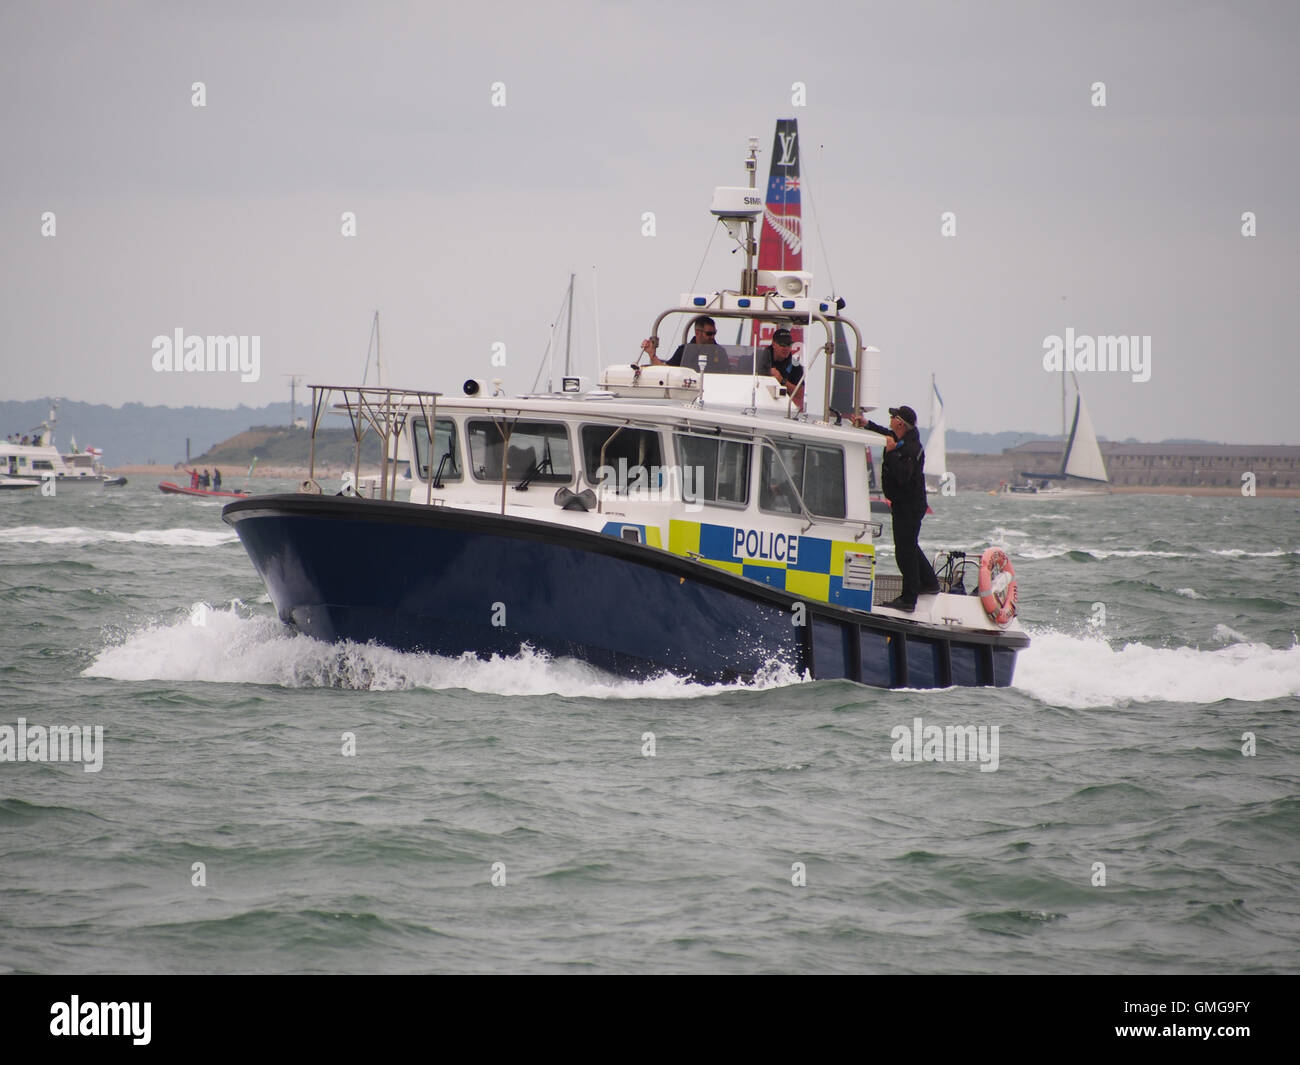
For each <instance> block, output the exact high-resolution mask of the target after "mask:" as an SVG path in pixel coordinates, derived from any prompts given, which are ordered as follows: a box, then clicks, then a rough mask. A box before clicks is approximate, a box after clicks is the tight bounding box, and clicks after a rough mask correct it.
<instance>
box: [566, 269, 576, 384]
mask: <svg viewBox="0 0 1300 1065" xmlns="http://www.w3.org/2000/svg"><path fill="white" fill-rule="evenodd" d="M573 276H574V275H573V274H572V273H570V274H569V295H568V296H567V297H566V299H567V301H568V304H569V316H568V320H567V321H566V322H565V326H564V376H565V377H568V376H569V354H570V352H571V351H572V348H573Z"/></svg>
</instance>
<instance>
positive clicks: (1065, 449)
mask: <svg viewBox="0 0 1300 1065" xmlns="http://www.w3.org/2000/svg"><path fill="white" fill-rule="evenodd" d="M1075 387H1076V388H1077V387H1078V382H1077V381H1076V382H1075ZM1069 457H1070V438H1069V436H1067V435H1066V432H1065V374H1064V372H1062V374H1061V470H1062V472H1064V470H1065V463H1066V461H1067V460H1068V459H1069Z"/></svg>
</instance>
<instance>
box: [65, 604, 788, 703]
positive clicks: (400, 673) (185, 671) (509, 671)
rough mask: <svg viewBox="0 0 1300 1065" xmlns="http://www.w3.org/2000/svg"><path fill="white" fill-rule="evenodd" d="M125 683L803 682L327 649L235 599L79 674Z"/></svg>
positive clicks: (130, 638) (588, 686)
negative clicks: (640, 676)
mask: <svg viewBox="0 0 1300 1065" xmlns="http://www.w3.org/2000/svg"><path fill="white" fill-rule="evenodd" d="M82 675H83V676H87V677H105V678H108V679H110V680H122V681H157V680H162V681H205V682H211V683H217V684H271V685H277V686H279V687H285V688H346V689H351V690H356V691H405V690H410V689H429V690H433V691H442V690H449V689H468V690H470V691H475V692H483V693H487V694H493V695H560V696H566V697H572V698H582V697H593V698H600V699H682V698H693V697H698V696H707V695H716V694H717V693H719V692H722V691H733V690H753V691H759V690H765V689H768V688H779V687H784V686H786V685H789V684H797V683H799V682H800V680H801V679H802V678H800V677H799V676H797V675H796V674H795V673H794V672H793V671H792V670H791V669H789V668H788V667H784V666H775V665H774V666H773V668H772V669H771V670H770V671H768V672H766V673H764V674H763V675H761V676H759V677H758V678H756V679H755V680H754V681H752V682H750V683H747V684H730V685H704V684H696V683H694V682H691V681H687V680H683V679H682V678H680V677H676V676H673V675H672V674H667V673H666V674H662V675H660V676H657V677H653V678H650V679H648V680H642V681H636V680H629V679H626V678H620V677H615V676H613V675H612V674H609V673H605V672H603V671H602V670H599V669H596V668H595V667H593V666H590V665H588V664H586V663H584V662H579V661H577V660H576V659H571V658H552V657H550V656H549V655H546V654H543V653H540V652H537V651H534V650H532V649H530V648H527V647H525V648H524V649H523V650H521V651H520V652H519V653H518V654H516V655H512V656H510V657H505V658H503V657H500V656H497V655H493V656H492V658H490V659H486V660H481V659H479V658H476V657H475V656H473V655H469V654H467V655H462V656H460V657H459V658H448V657H444V656H441V655H428V654H414V653H408V652H401V651H394V650H391V649H389V648H387V647H381V646H379V645H377V644H359V643H352V642H351V641H343V642H340V643H325V642H323V641H321V640H315V639H312V638H311V637H309V636H304V635H302V634H301V633H295V632H294V631H293V630H291V629H289V628H288V627H286V626H285V625H282V624H281V623H280V622H279V621H277V620H275V619H274V618H268V617H266V616H265V615H257V616H250V614H249V610H248V608H247V607H245V606H244V604H242V603H240V602H238V601H236V602H234V603H231V604H229V605H228V606H226V607H221V608H214V607H211V606H208V605H207V604H205V603H196V604H195V605H194V606H193V607H192V608H191V610H190V613H189V616H188V617H181V618H178V619H175V620H172V621H168V622H153V623H150V624H147V625H145V626H143V627H142V628H139V629H137V630H134V631H132V632H129V633H126V634H124V635H122V636H120V637H118V638H117V639H116V640H114V641H113V642H112V643H110V645H109V646H106V647H105V648H104V649H103V650H102V651H100V652H99V653H98V654H97V655H96V656H95V660H94V661H93V662H92V663H91V664H90V666H89V667H87V668H86V670H85V671H84V672H83V674H82Z"/></svg>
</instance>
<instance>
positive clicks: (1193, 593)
mask: <svg viewBox="0 0 1300 1065" xmlns="http://www.w3.org/2000/svg"><path fill="white" fill-rule="evenodd" d="M1174 593H1175V594H1176V595H1181V596H1185V597H1186V598H1188V599H1204V598H1205V596H1203V595H1202V594H1201V593H1200V592H1198V591H1197V590H1196V589H1195V588H1175V589H1174Z"/></svg>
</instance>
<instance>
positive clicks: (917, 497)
mask: <svg viewBox="0 0 1300 1065" xmlns="http://www.w3.org/2000/svg"><path fill="white" fill-rule="evenodd" d="M889 414H890V418H889V427H888V428H885V427H884V426H883V425H877V424H876V423H875V422H872V421H865V422H864V421H863V418H862V415H860V414H855V415H854V416H853V424H854V425H858V426H861V427H863V428H866V429H870V430H871V431H872V432H873V433H879V434H880V435H881V436H883V437H884V438H885V460H884V462H883V463H882V464H881V482H882V484H881V487H882V488H883V489H884V492H885V498H886V499H888V500H889V510H890V515H891V517H892V518H893V525H894V557H895V559H896V560H897V562H898V570H899V572H900V573H901V574H902V575H903V592H902V594H901V595H900V596H898V598H897V599H891V600H890V601H889V602H887V603H881V604H880V605H881V606H887V607H892V608H893V609H895V610H902V611H905V612H907V613H909V614H910V613H911V612H912V611H913V610H915V609H916V599H917V596H918V595H934V594H936V593H937V592H938V591H939V579H938V578H937V577H936V576H935V575H934V568H933V567H932V566H931V565H930V560H929V559H928V558H926V557H925V553H924V552H923V551H922V550H921V545H920V544H919V543H918V542H917V541H918V540H919V539H920V537H921V519H922V518H924V517H925V508H926V502H925V449H924V448H922V447H921V434H920V433H918V432H917V431H916V411H914V410H913V409H912V408H911V407H908V406H902V407H890V408H889Z"/></svg>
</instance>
